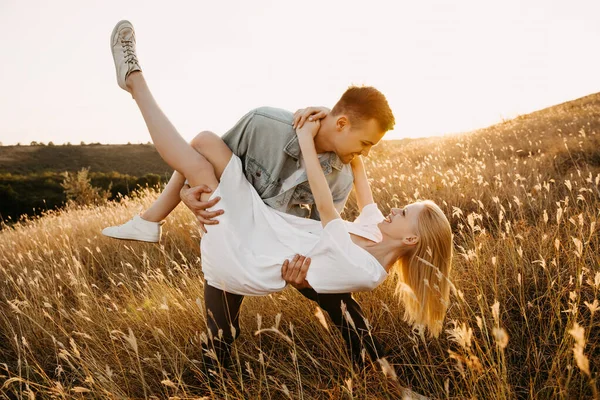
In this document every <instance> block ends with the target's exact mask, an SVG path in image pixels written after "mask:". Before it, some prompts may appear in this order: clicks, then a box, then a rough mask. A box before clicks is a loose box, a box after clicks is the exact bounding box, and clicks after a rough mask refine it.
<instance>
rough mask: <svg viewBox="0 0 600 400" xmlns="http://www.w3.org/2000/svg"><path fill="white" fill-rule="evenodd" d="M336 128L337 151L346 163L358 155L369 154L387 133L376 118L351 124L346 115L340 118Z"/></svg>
mask: <svg viewBox="0 0 600 400" xmlns="http://www.w3.org/2000/svg"><path fill="white" fill-rule="evenodd" d="M336 128H337V131H338V132H337V133H338V134H337V136H336V141H335V153H336V154H337V155H338V157H339V158H340V160H341V161H342V162H343V163H344V164H348V163H349V162H350V161H352V160H353V159H354V157H356V156H358V155H363V156H365V157H366V156H368V155H369V151H370V150H371V147H373V146H375V145H376V144H377V143H378V142H379V141H380V140H381V138H382V137H383V135H385V132H382V131H381V129H380V128H379V124H378V123H377V121H376V120H374V119H370V120H367V121H357V123H355V124H351V123H350V122H349V120H348V119H347V118H346V117H344V116H342V117H339V118H338V120H337V122H336Z"/></svg>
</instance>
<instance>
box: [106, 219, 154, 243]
mask: <svg viewBox="0 0 600 400" xmlns="http://www.w3.org/2000/svg"><path fill="white" fill-rule="evenodd" d="M163 223H164V221H162V222H151V221H146V220H145V219H143V218H142V217H140V216H139V215H136V216H135V217H133V218H132V219H131V220H129V221H127V222H126V223H124V224H123V225H118V226H109V227H108V228H104V229H103V230H102V234H103V235H104V236H108V237H111V238H115V239H126V240H139V241H140V242H151V243H158V241H159V240H160V235H161V230H162V228H161V227H162V224H163Z"/></svg>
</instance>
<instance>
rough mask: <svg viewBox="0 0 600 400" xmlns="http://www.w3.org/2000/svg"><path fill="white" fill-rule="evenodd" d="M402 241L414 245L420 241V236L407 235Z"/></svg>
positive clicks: (407, 244)
mask: <svg viewBox="0 0 600 400" xmlns="http://www.w3.org/2000/svg"><path fill="white" fill-rule="evenodd" d="M402 243H403V244H404V245H406V246H414V245H416V244H417V243H419V237H418V236H407V237H405V238H404V239H402Z"/></svg>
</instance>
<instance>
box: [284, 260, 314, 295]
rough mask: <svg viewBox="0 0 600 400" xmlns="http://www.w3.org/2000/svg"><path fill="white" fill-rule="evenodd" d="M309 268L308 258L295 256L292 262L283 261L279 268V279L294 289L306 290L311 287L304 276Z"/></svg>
mask: <svg viewBox="0 0 600 400" xmlns="http://www.w3.org/2000/svg"><path fill="white" fill-rule="evenodd" d="M308 267H310V257H304V256H301V255H299V254H296V255H295V256H294V258H293V259H292V261H291V262H290V260H285V261H284V262H283V266H282V267H281V277H282V278H283V280H284V281H286V282H287V283H289V284H290V285H292V286H293V287H295V288H296V289H306V288H309V287H311V286H310V284H309V283H308V281H307V280H306V274H307V273H308Z"/></svg>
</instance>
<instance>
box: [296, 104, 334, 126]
mask: <svg viewBox="0 0 600 400" xmlns="http://www.w3.org/2000/svg"><path fill="white" fill-rule="evenodd" d="M330 111H331V110H330V109H329V108H327V107H307V108H301V109H299V110H298V111H296V112H295V113H294V124H293V125H292V127H293V128H294V129H296V128H298V129H299V128H302V125H304V122H306V121H307V120H308V121H317V120H320V119H323V118H325V117H326V116H327V114H329V112H330Z"/></svg>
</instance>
